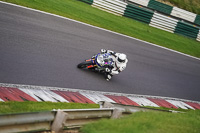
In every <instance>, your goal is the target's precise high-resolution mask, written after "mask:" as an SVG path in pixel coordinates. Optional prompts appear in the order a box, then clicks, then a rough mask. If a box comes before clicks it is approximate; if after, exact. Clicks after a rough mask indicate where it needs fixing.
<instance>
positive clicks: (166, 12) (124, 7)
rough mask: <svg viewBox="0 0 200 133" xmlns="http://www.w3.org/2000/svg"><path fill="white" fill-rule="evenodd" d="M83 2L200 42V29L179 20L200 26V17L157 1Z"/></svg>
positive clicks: (115, 0)
mask: <svg viewBox="0 0 200 133" xmlns="http://www.w3.org/2000/svg"><path fill="white" fill-rule="evenodd" d="M81 1H83V2H86V3H88V4H90V5H92V6H93V7H96V8H99V9H101V10H104V11H107V12H109V13H113V14H115V15H119V16H125V17H128V18H131V19H135V20H138V21H141V22H144V23H146V24H149V25H150V26H152V27H155V28H158V29H161V30H165V31H168V32H171V33H176V34H180V35H183V36H186V37H190V38H193V39H196V40H197V41H200V39H199V30H200V27H198V26H197V25H193V24H190V23H188V22H184V21H182V20H179V19H178V18H180V19H183V20H186V21H189V22H192V23H194V24H198V25H200V15H197V14H194V13H191V12H188V11H186V10H183V9H180V8H177V7H172V6H169V5H166V4H164V3H161V2H158V1H156V0H127V1H128V3H126V2H124V1H121V0H81ZM172 16H174V17H172Z"/></svg>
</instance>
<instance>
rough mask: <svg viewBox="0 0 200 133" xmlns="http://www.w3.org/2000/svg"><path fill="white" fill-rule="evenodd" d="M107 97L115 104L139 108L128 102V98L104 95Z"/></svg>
mask: <svg viewBox="0 0 200 133" xmlns="http://www.w3.org/2000/svg"><path fill="white" fill-rule="evenodd" d="M105 96H107V97H109V98H110V99H112V100H114V101H115V102H116V103H119V104H124V105H134V106H140V105H139V104H137V103H136V102H134V101H132V100H130V99H129V98H127V97H125V96H112V95H105Z"/></svg>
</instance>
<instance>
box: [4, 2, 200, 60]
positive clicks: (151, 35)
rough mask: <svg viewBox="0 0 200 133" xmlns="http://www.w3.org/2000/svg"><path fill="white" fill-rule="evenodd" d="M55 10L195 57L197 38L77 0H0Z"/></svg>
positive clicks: (198, 49)
mask: <svg viewBox="0 0 200 133" xmlns="http://www.w3.org/2000/svg"><path fill="white" fill-rule="evenodd" d="M2 1H6V2H11V3H15V4H19V5H22V6H26V7H30V8H34V9H38V10H42V11H46V12H50V13H53V14H58V15H61V16H64V17H68V18H72V19H75V20H78V21H82V22H85V23H88V24H92V25H95V26H98V27H102V28H105V29H109V30H112V31H115V32H118V33H122V34H125V35H128V36H132V37H135V38H138V39H142V40H145V41H148V42H151V43H155V44H157V45H160V46H164V47H167V48H170V49H173V50H176V51H179V52H182V53H186V54H189V55H192V56H195V57H200V42H197V41H195V40H193V39H190V38H187V37H183V36H180V35H176V34H172V33H169V32H166V31H163V30H159V29H156V28H153V27H150V26H148V25H147V24H144V23H141V22H138V21H135V20H133V19H129V18H125V17H120V16H115V15H113V14H110V13H107V12H104V11H101V10H99V9H96V8H93V7H91V6H90V5H88V4H85V3H83V2H81V1H78V0H2Z"/></svg>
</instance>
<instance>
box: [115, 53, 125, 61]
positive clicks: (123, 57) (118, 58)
mask: <svg viewBox="0 0 200 133" xmlns="http://www.w3.org/2000/svg"><path fill="white" fill-rule="evenodd" d="M117 61H118V62H119V63H124V62H125V61H126V55H125V54H123V53H121V54H119V56H118V57H117Z"/></svg>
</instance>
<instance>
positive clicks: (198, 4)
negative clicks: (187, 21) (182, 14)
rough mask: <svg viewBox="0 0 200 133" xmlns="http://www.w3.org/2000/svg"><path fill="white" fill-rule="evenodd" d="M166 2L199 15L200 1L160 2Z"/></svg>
mask: <svg viewBox="0 0 200 133" xmlns="http://www.w3.org/2000/svg"><path fill="white" fill-rule="evenodd" d="M162 1H164V2H166V1H168V2H170V3H172V4H173V5H174V6H177V7H179V8H181V9H185V10H187V11H190V12H193V13H196V14H200V0H162Z"/></svg>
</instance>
